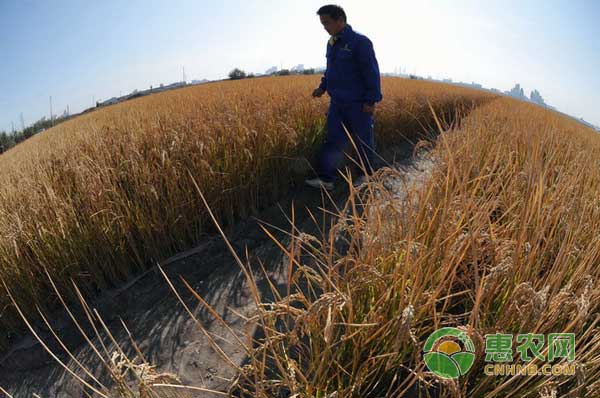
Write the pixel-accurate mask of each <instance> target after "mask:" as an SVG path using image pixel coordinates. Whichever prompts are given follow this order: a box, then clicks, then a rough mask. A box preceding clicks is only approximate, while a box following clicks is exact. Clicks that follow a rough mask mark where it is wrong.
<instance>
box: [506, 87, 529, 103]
mask: <svg viewBox="0 0 600 398" xmlns="http://www.w3.org/2000/svg"><path fill="white" fill-rule="evenodd" d="M504 94H506V95H508V96H510V97H513V98H517V99H520V100H525V101H528V100H529V99H528V98H527V97H526V96H525V93H524V92H523V88H521V85H520V84H519V83H517V84H515V86H514V87H513V88H512V89H511V90H510V91H505V92H504Z"/></svg>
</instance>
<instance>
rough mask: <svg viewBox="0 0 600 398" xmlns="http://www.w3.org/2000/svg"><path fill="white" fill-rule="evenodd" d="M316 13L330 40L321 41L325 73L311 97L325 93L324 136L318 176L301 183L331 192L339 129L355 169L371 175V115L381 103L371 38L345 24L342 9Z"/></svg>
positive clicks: (341, 145)
mask: <svg viewBox="0 0 600 398" xmlns="http://www.w3.org/2000/svg"><path fill="white" fill-rule="evenodd" d="M317 15H319V17H320V19H321V23H322V24H323V27H324V28H325V30H326V31H327V33H329V34H330V35H331V38H330V39H329V41H328V42H327V53H326V57H327V70H326V71H325V75H324V76H323V78H322V79H321V84H320V85H319V87H318V88H317V89H315V90H314V92H313V93H312V95H313V97H321V96H322V95H323V94H324V93H325V91H327V93H328V94H329V96H330V98H331V101H330V104H329V111H328V112H327V135H326V137H325V142H324V144H323V147H322V148H321V153H320V155H319V164H318V170H317V171H318V178H313V179H309V180H306V184H308V185H310V186H312V187H315V188H321V187H322V188H325V189H328V190H331V189H333V187H334V180H335V178H336V171H337V167H338V165H339V163H340V162H341V160H342V159H343V157H344V150H345V148H346V147H347V146H348V144H349V142H350V141H349V138H348V135H347V133H346V131H345V130H344V126H345V127H346V129H347V130H348V132H349V133H350V134H351V137H352V140H353V141H354V144H355V145H356V147H357V149H358V163H359V165H360V166H361V169H362V166H363V165H364V168H365V170H364V171H366V174H370V173H371V172H372V164H373V160H374V150H375V140H374V136H373V113H374V111H375V104H376V103H377V102H379V101H381V99H382V95H381V78H380V75H379V65H378V63H377V59H376V58H375V52H374V50H373V44H372V43H371V40H369V39H368V38H367V37H366V36H364V35H362V34H360V33H358V32H356V31H354V30H353V29H352V26H350V25H349V24H348V23H346V13H345V12H344V9H343V8H342V7H340V6H337V5H326V6H323V7H321V8H320V9H319V10H318V11H317ZM364 181H365V176H364V175H361V176H360V177H359V178H357V179H356V180H355V181H354V183H353V185H354V186H358V185H360V184H361V183H363V182H364Z"/></svg>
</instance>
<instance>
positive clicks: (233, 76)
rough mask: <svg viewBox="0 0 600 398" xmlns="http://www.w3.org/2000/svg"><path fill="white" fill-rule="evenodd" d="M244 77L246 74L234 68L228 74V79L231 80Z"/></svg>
mask: <svg viewBox="0 0 600 398" xmlns="http://www.w3.org/2000/svg"><path fill="white" fill-rule="evenodd" d="M245 77H246V72H244V71H243V70H241V69H238V68H235V69H234V70H232V71H231V72H229V78H230V79H231V80H237V79H243V78H245Z"/></svg>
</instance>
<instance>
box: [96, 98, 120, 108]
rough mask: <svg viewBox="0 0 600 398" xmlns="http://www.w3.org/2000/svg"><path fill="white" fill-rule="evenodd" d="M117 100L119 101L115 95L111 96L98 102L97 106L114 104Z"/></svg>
mask: <svg viewBox="0 0 600 398" xmlns="http://www.w3.org/2000/svg"><path fill="white" fill-rule="evenodd" d="M117 102H119V99H118V98H117V97H112V98H110V99H107V100H106V101H103V102H98V106H106V105H112V104H116V103H117Z"/></svg>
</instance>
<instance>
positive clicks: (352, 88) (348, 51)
mask: <svg viewBox="0 0 600 398" xmlns="http://www.w3.org/2000/svg"><path fill="white" fill-rule="evenodd" d="M326 56H327V70H326V71H325V75H324V76H323V77H322V78H321V84H320V85H319V87H320V88H322V89H323V90H327V93H328V94H329V96H330V97H331V100H332V101H333V102H335V103H342V104H346V103H352V102H361V103H366V104H374V103H375V102H378V101H381V99H382V98H383V96H382V95H381V78H380V75H379V65H378V63H377V59H376V58H375V52H374V51H373V43H371V40H369V38H367V37H366V36H365V35H363V34H360V33H358V32H355V31H354V30H352V26H350V25H349V24H346V26H345V27H344V29H343V30H342V32H341V33H340V34H339V38H338V39H337V40H336V42H335V44H334V45H333V46H332V45H331V44H330V42H329V41H328V42H327V53H326Z"/></svg>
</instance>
